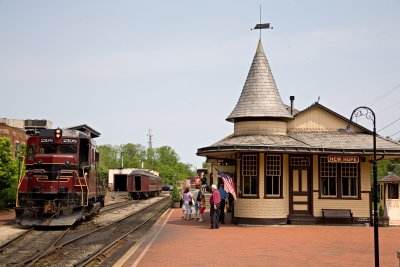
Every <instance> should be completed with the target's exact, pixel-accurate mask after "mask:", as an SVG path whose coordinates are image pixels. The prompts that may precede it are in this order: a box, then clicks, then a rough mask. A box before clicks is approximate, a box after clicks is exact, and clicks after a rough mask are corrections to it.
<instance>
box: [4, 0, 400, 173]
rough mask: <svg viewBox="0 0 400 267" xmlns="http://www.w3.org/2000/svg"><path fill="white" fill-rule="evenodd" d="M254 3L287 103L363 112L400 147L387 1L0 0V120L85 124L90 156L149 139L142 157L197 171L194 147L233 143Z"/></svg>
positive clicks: (392, 15)
mask: <svg viewBox="0 0 400 267" xmlns="http://www.w3.org/2000/svg"><path fill="white" fill-rule="evenodd" d="M260 4H261V10H262V16H261V20H262V22H264V23H265V22H270V23H271V25H272V26H273V29H272V30H267V31H263V33H262V37H261V38H262V42H263V46H264V51H265V53H266V55H267V58H268V61H269V64H270V67H271V70H272V73H273V75H274V78H275V81H276V84H277V87H278V90H279V92H280V95H281V97H282V100H283V101H284V102H285V103H286V104H290V101H289V96H291V95H294V96H295V102H294V106H295V108H296V109H299V110H303V109H305V108H307V107H308V106H310V105H312V104H313V103H314V102H316V101H318V99H320V100H319V103H320V104H322V105H324V106H326V107H327V108H329V109H332V110H333V111H335V112H337V113H339V114H340V115H343V116H344V117H347V118H349V117H350V115H351V112H352V111H353V110H354V109H355V108H357V107H359V106H363V105H366V106H368V107H370V108H371V109H372V110H373V111H374V112H375V113H376V124H377V131H378V134H380V135H383V136H392V138H393V139H399V138H400V132H399V131H400V120H399V121H396V120H398V119H400V75H399V74H400V49H399V48H400V34H399V33H400V16H399V15H398V12H399V10H400V1H398V0H384V1H371V0H336V1H323V0H303V1H296V0H292V1H289V0H280V1H252V0H251V1H228V0H220V1H216V0H214V1H211V0H204V1H174V0H171V1H131V0H129V1H128V0H126V1H123V0H120V1H102V0H96V1H94V0H92V1H91V0H87V1H71V0H68V1H66V0H65V1H63V0H60V1H53V0H46V1H45V0H35V1H31V0H25V1H24V0H0V118H9V119H47V120H50V121H52V122H53V126H54V127H61V128H63V127H68V126H74V125H78V124H83V123H85V124H88V125H89V126H91V127H92V128H94V129H96V130H97V131H99V132H100V133H101V137H99V138H98V139H97V144H99V145H104V144H110V145H120V144H127V143H134V144H141V145H143V146H146V147H147V145H148V143H147V142H148V136H147V135H148V132H149V129H151V132H152V135H153V147H161V146H165V145H168V146H170V147H172V148H173V149H174V150H175V152H176V153H177V154H178V155H179V157H180V160H181V162H184V163H190V164H192V165H193V166H194V167H195V168H201V165H202V163H203V162H204V161H205V158H204V157H198V156H196V152H197V149H198V148H201V147H207V146H210V145H212V144H213V143H215V142H217V141H219V140H220V139H222V138H224V137H225V136H227V135H229V134H231V133H233V124H232V123H230V122H227V121H226V120H225V119H226V118H227V117H228V116H229V114H230V113H231V112H232V110H233V109H234V107H235V105H236V103H237V101H238V99H239V96H240V93H241V91H242V89H243V85H244V82H245V80H246V77H247V74H248V71H249V69H250V65H251V62H252V59H253V57H254V54H255V51H256V48H257V44H258V38H259V32H258V31H252V30H251V28H253V27H254V26H255V24H257V23H259V21H260ZM357 122H358V123H360V124H362V125H364V126H365V127H366V128H369V129H371V130H372V122H371V121H368V120H365V121H362V120H360V121H357ZM391 123H393V124H391ZM390 124H391V125H390ZM388 125H390V126H388ZM386 126H388V127H386ZM385 127H386V128H385ZM383 128H385V129H383ZM381 129H383V130H381Z"/></svg>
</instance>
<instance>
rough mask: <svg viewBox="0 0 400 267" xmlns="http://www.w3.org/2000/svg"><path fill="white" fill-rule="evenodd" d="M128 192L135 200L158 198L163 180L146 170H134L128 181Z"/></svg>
mask: <svg viewBox="0 0 400 267" xmlns="http://www.w3.org/2000/svg"><path fill="white" fill-rule="evenodd" d="M126 183H127V186H126V188H127V191H128V192H129V195H130V196H131V197H132V198H133V199H143V198H149V197H154V196H158V195H159V194H160V192H161V190H162V178H161V177H159V176H157V175H154V174H153V173H151V172H149V171H146V170H134V171H132V172H131V173H130V174H128V177H127V179H126Z"/></svg>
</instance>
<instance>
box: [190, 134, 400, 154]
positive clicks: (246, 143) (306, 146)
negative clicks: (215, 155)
mask: <svg viewBox="0 0 400 267" xmlns="http://www.w3.org/2000/svg"><path fill="white" fill-rule="evenodd" d="M372 138H373V137H372V135H371V134H360V133H342V132H339V131H338V132H297V131H289V132H288V133H287V135H286V136H285V135H247V136H246V135H245V136H243V135H241V136H235V135H231V136H228V137H227V138H224V139H222V140H221V141H219V142H217V143H215V144H213V145H211V146H210V147H204V148H200V149H199V150H198V154H199V153H200V154H201V153H202V152H208V151H223V150H225V151H235V150H254V149H257V150H259V151H271V150H273V151H281V152H285V151H286V152H303V153H308V152H310V153H311V152H314V153H315V152H318V153H354V154H372V153H373V143H372V142H373V140H372ZM376 148H377V153H378V154H379V155H399V154H400V143H399V142H395V141H392V140H389V139H386V138H383V137H381V136H377V140H376Z"/></svg>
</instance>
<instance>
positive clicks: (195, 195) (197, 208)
mask: <svg viewBox="0 0 400 267" xmlns="http://www.w3.org/2000/svg"><path fill="white" fill-rule="evenodd" d="M199 194H201V192H200V186H199V185H196V190H194V191H193V193H192V198H193V203H194V220H197V219H198V218H197V216H198V214H199V211H200V200H201V198H200V197H201V196H199ZM199 217H200V216H199Z"/></svg>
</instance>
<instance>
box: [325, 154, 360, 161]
mask: <svg viewBox="0 0 400 267" xmlns="http://www.w3.org/2000/svg"><path fill="white" fill-rule="evenodd" d="M328 162H329V163H359V162H360V157H359V156H335V155H329V156H328Z"/></svg>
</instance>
